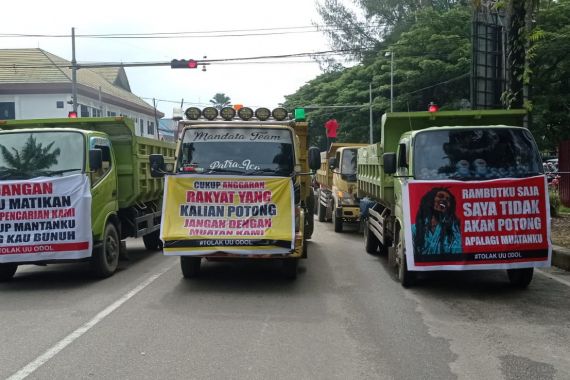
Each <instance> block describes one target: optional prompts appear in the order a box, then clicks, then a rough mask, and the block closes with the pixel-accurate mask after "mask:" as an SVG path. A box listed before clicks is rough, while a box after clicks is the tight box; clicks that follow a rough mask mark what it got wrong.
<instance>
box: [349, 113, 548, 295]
mask: <svg viewBox="0 0 570 380" xmlns="http://www.w3.org/2000/svg"><path fill="white" fill-rule="evenodd" d="M524 115H525V112H524V111H523V110H486V111H446V112H434V113H430V112H409V113H404V112H402V113H387V114H385V115H384V116H383V118H382V125H381V141H380V143H377V144H373V145H369V146H367V147H365V148H360V149H359V151H358V193H359V196H360V197H363V199H362V200H361V212H362V215H363V220H364V222H365V228H364V242H365V249H366V251H367V252H368V253H376V252H387V253H388V256H389V262H390V263H391V264H393V265H394V266H395V267H396V268H397V273H398V278H399V279H400V281H401V282H402V284H403V285H404V286H410V285H411V284H413V283H414V281H415V280H416V277H417V274H418V272H421V271H433V270H468V269H506V270H507V273H508V277H509V280H510V281H511V283H513V284H514V285H518V286H520V287H525V286H527V285H528V284H529V283H530V281H531V280H532V275H533V268H534V267H543V266H549V265H550V257H551V245H550V231H549V228H550V226H549V207H548V193H547V190H546V189H547V187H546V179H545V176H544V175H543V173H542V165H541V161H540V155H539V151H538V149H537V146H536V143H535V141H534V139H533V137H532V135H531V133H530V132H529V131H528V130H527V129H525V128H522V127H521V126H522V122H523V117H524Z"/></svg>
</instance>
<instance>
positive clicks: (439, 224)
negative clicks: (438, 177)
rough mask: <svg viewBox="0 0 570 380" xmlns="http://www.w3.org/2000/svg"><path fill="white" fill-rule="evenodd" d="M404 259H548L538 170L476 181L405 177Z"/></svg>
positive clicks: (424, 262) (438, 262)
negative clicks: (520, 175)
mask: <svg viewBox="0 0 570 380" xmlns="http://www.w3.org/2000/svg"><path fill="white" fill-rule="evenodd" d="M404 191H405V193H406V194H405V196H406V197H405V199H408V202H405V203H406V204H405V205H404V213H405V215H404V217H405V218H406V219H407V220H406V223H408V222H409V224H408V225H411V229H410V231H409V236H406V250H407V252H413V254H412V255H409V257H410V259H409V261H408V265H409V267H410V269H411V268H414V269H416V270H422V268H423V270H426V268H431V269H460V268H461V267H465V268H466V269H477V268H476V267H477V266H485V268H487V269H489V268H491V267H493V266H495V267H496V268H503V269H504V268H508V267H521V266H527V267H531V266H547V265H549V256H550V254H549V251H550V242H549V240H550V232H549V222H548V218H549V209H548V207H549V206H548V198H547V191H546V183H545V179H544V177H543V176H536V177H530V178H524V179H508V180H494V181H479V182H461V181H445V182H443V181H437V182H435V181H434V182H428V181H409V182H408V184H407V186H405V188H404Z"/></svg>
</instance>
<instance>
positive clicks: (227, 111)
mask: <svg viewBox="0 0 570 380" xmlns="http://www.w3.org/2000/svg"><path fill="white" fill-rule="evenodd" d="M220 116H221V117H222V119H224V120H226V121H230V120H232V119H233V118H234V117H235V116H236V110H235V109H233V108H232V107H224V108H222V109H221V110H220Z"/></svg>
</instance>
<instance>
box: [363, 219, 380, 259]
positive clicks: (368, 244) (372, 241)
mask: <svg viewBox="0 0 570 380" xmlns="http://www.w3.org/2000/svg"><path fill="white" fill-rule="evenodd" d="M379 245H380V244H379V242H378V238H377V237H376V235H374V233H373V232H372V231H371V230H370V228H369V226H368V220H367V221H366V223H364V249H365V250H366V253H369V254H371V255H373V254H375V253H378V246H379Z"/></svg>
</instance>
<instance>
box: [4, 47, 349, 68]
mask: <svg viewBox="0 0 570 380" xmlns="http://www.w3.org/2000/svg"><path fill="white" fill-rule="evenodd" d="M356 50H360V49H341V50H325V51H316V52H304V53H293V54H279V55H263V56H254V57H237V58H219V59H202V60H198V59H197V60H196V62H197V63H198V65H204V64H205V65H210V64H212V63H214V64H229V63H230V62H231V63H239V62H242V63H247V62H248V61H256V60H264V59H265V60H266V59H284V58H303V57H305V58H311V57H317V56H326V55H338V54H342V53H346V52H350V51H356ZM285 62H286V61H283V63H285ZM249 63H254V62H249ZM265 63H268V62H265ZM77 66H78V68H101V67H148V66H170V61H168V62H84V63H78V64H77ZM49 67H60V68H65V67H71V62H70V63H69V64H0V68H13V69H35V68H49Z"/></svg>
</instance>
